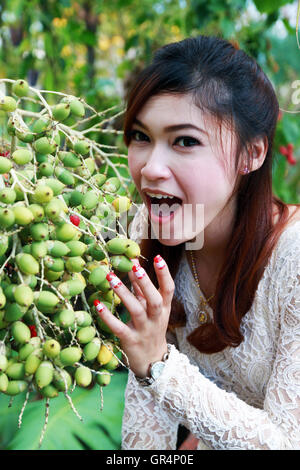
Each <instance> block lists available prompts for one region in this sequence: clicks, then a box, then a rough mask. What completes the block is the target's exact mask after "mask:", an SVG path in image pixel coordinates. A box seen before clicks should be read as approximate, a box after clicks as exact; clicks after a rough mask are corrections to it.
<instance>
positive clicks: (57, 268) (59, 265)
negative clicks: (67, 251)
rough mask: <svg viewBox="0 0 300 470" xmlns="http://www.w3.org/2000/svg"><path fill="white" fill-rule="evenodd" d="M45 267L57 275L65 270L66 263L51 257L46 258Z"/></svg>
mask: <svg viewBox="0 0 300 470" xmlns="http://www.w3.org/2000/svg"><path fill="white" fill-rule="evenodd" d="M44 264H45V266H46V267H47V268H48V269H50V270H51V271H54V272H56V273H58V272H61V271H63V270H64V267H65V262H64V260H63V259H62V258H52V257H51V256H46V258H45V259H44Z"/></svg>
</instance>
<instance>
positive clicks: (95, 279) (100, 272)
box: [89, 266, 109, 287]
mask: <svg viewBox="0 0 300 470" xmlns="http://www.w3.org/2000/svg"><path fill="white" fill-rule="evenodd" d="M108 272H109V269H108V268H107V269H106V268H105V267H104V266H99V267H98V268H95V269H93V271H92V272H91V273H90V275H89V284H92V285H93V286H96V287H97V286H98V285H99V284H101V282H103V281H104V280H105V278H106V275H107V274H108Z"/></svg>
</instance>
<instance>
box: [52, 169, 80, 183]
mask: <svg viewBox="0 0 300 470" xmlns="http://www.w3.org/2000/svg"><path fill="white" fill-rule="evenodd" d="M55 175H56V176H57V178H58V179H59V181H61V182H62V183H64V184H66V185H67V186H73V185H74V184H75V178H74V176H73V175H72V173H71V172H70V171H68V170H66V169H65V168H63V167H56V168H55Z"/></svg>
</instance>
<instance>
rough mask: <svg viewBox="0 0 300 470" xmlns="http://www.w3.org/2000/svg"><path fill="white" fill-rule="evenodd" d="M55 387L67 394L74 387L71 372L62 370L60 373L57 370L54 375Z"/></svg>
mask: <svg viewBox="0 0 300 470" xmlns="http://www.w3.org/2000/svg"><path fill="white" fill-rule="evenodd" d="M53 385H54V386H55V387H56V388H57V390H59V391H60V392H65V391H66V390H68V388H70V386H71V385H72V378H71V375H70V374H69V372H67V371H66V370H65V369H61V370H60V371H57V370H55V371H54V374H53Z"/></svg>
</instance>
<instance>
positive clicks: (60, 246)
mask: <svg viewBox="0 0 300 470" xmlns="http://www.w3.org/2000/svg"><path fill="white" fill-rule="evenodd" d="M46 243H47V249H48V254H49V255H51V256H55V257H57V258H59V257H62V256H67V255H68V253H69V252H70V248H68V246H67V245H66V244H65V243H63V242H61V241H59V240H48V241H47V242H46Z"/></svg>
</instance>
